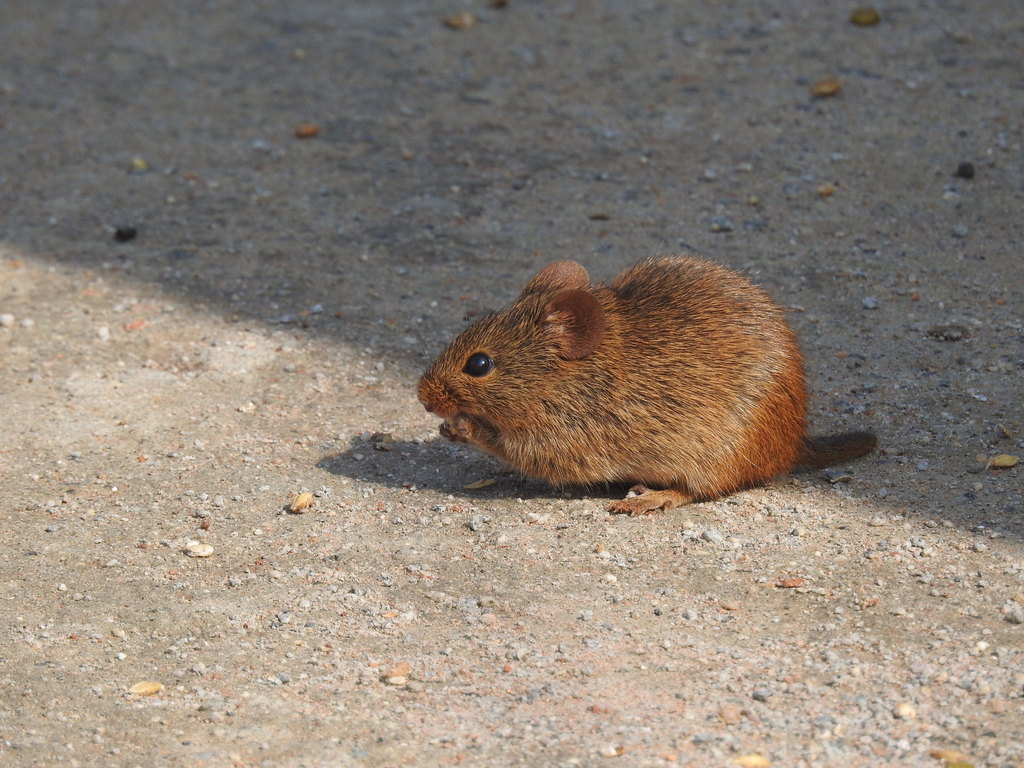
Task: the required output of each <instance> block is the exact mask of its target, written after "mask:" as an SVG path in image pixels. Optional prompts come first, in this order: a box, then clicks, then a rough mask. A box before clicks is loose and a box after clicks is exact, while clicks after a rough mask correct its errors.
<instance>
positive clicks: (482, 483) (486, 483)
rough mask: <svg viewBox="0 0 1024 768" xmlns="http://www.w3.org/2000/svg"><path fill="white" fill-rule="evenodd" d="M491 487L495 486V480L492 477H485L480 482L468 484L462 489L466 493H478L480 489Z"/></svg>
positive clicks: (475, 481)
mask: <svg viewBox="0 0 1024 768" xmlns="http://www.w3.org/2000/svg"><path fill="white" fill-rule="evenodd" d="M489 485H494V480H493V479H492V478H490V477H484V478H482V479H480V480H474V481H473V482H471V483H466V484H465V485H464V486H462V488H463V490H466V491H476V490H479V489H480V488H486V487H487V486H489Z"/></svg>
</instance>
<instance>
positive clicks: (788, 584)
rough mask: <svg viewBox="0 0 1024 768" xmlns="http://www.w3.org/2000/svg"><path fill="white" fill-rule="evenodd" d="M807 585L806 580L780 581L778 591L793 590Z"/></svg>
mask: <svg viewBox="0 0 1024 768" xmlns="http://www.w3.org/2000/svg"><path fill="white" fill-rule="evenodd" d="M806 583H807V579H801V578H792V579H781V580H780V581H779V582H778V587H779V588H780V589H795V588H796V587H802V586H803V585H804V584H806Z"/></svg>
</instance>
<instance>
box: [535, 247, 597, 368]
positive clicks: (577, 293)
mask: <svg viewBox="0 0 1024 768" xmlns="http://www.w3.org/2000/svg"><path fill="white" fill-rule="evenodd" d="M569 263H572V262H569ZM581 269H582V267H581ZM544 324H545V325H546V326H547V327H548V328H549V329H550V331H551V334H552V337H553V338H554V341H555V344H556V345H557V347H558V354H559V355H560V356H561V357H563V358H564V359H566V360H579V359H580V358H582V357H586V356H587V355H589V354H590V353H591V352H593V351H594V350H595V349H596V348H597V345H598V344H600V343H601V339H602V338H604V307H602V306H601V302H599V301H598V300H597V298H596V297H595V296H594V294H592V293H589V292H587V291H583V290H580V289H579V288H570V289H569V290H567V291H561V292H559V293H557V294H555V296H554V297H553V298H552V299H551V301H549V302H548V306H547V313H546V315H545V317H544Z"/></svg>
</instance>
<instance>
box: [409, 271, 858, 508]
mask: <svg viewBox="0 0 1024 768" xmlns="http://www.w3.org/2000/svg"><path fill="white" fill-rule="evenodd" d="M418 394H419V399H420V402H422V403H423V405H424V406H425V407H426V409H427V410H428V411H430V412H432V413H435V414H437V415H438V416H441V417H442V418H443V419H444V422H443V423H442V424H441V434H442V435H443V436H444V437H446V438H448V439H449V440H455V441H459V442H466V443H470V444H472V445H475V446H477V447H479V448H482V449H484V450H486V451H489V452H490V453H492V454H494V455H495V456H498V457H500V458H502V459H504V460H505V461H506V462H507V463H508V464H509V465H511V466H512V467H514V468H515V469H517V470H519V471H521V472H523V473H525V474H527V475H531V476H533V477H538V478H542V479H544V480H547V481H549V482H551V483H553V484H555V485H558V486H564V485H573V484H582V485H594V484H598V483H620V482H621V483H636V484H638V485H639V486H640V487H638V488H636V489H634V491H637V495H633V496H627V497H626V498H625V499H624V500H622V501H616V502H614V503H612V505H611V507H610V510H611V511H614V512H626V513H629V514H633V515H637V514H645V513H649V512H653V511H655V510H659V509H669V508H671V507H674V506H676V505H678V504H685V503H688V502H691V501H695V500H706V499H713V498H715V497H718V496H722V495H723V494H727V493H730V492H732V491H735V490H737V489H739V488H743V487H746V486H751V485H755V484H758V483H761V482H764V481H765V480H767V479H768V478H770V477H772V476H773V475H777V474H779V473H783V472H788V471H789V470H791V469H792V468H793V467H794V466H797V465H810V466H827V465H829V464H832V463H836V462H838V461H844V460H847V459H852V458H854V457H856V456H861V455H863V454H865V453H868V452H869V451H871V450H872V449H873V448H874V447H875V442H876V441H875V437H874V435H872V434H870V433H868V432H853V433H849V434H845V435H839V436H836V437H830V438H816V439H808V438H806V437H805V436H804V428H805V416H806V405H805V400H806V392H805V388H804V374H803V367H802V362H801V357H800V352H799V350H798V349H797V345H796V339H795V337H794V335H793V332H792V331H791V330H790V328H789V326H788V325H786V321H785V318H784V317H783V310H782V309H781V308H780V307H779V306H778V305H776V304H775V303H774V302H772V301H771V300H770V299H769V298H768V297H767V296H765V294H764V293H763V292H762V291H761V290H760V289H759V288H757V287H755V286H754V285H753V284H752V283H750V282H749V281H748V280H747V279H746V278H745V277H743V276H741V275H739V274H737V273H735V272H732V271H730V270H728V269H725V268H724V267H721V266H718V265H716V264H713V263H711V262H709V261H704V260H702V259H697V258H692V257H688V256H676V257H665V258H656V259H650V260H648V261H644V262H641V263H640V264H637V265H636V266H634V267H632V268H630V269H627V270H626V271H625V272H623V273H622V274H620V275H619V276H618V277H617V278H615V280H614V281H612V282H611V283H610V284H609V285H592V284H591V282H590V278H589V276H588V275H587V271H586V270H585V269H584V268H583V267H582V266H580V265H579V264H577V263H576V262H573V261H556V262H554V263H553V264H549V265H548V266H547V267H545V268H544V269H542V270H541V271H540V272H538V273H537V274H536V275H534V276H533V277H532V278H531V279H530V280H529V282H527V284H526V286H525V287H524V288H523V292H522V294H521V295H520V296H519V298H517V299H516V300H515V301H513V302H512V303H511V304H510V305H509V306H507V307H506V308H505V309H503V310H501V311H500V312H496V313H494V314H491V315H488V316H486V317H484V318H482V319H480V320H479V321H477V322H476V323H474V324H473V325H471V326H470V327H468V328H467V329H466V330H465V331H463V332H462V333H461V334H460V335H459V336H458V337H457V338H456V339H455V340H454V341H453V342H452V343H451V344H450V345H449V346H448V348H447V349H445V350H444V351H443V352H442V353H441V354H440V355H439V356H438V357H437V359H436V360H434V362H433V363H432V364H431V366H430V367H429V368H428V369H427V372H426V373H425V374H424V375H423V378H422V379H421V380H420V383H419V390H418ZM646 486H651V487H653V488H654V489H655V490H652V489H650V488H647V487H646Z"/></svg>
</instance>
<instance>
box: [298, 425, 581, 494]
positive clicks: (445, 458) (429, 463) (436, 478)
mask: <svg viewBox="0 0 1024 768" xmlns="http://www.w3.org/2000/svg"><path fill="white" fill-rule="evenodd" d="M316 466H317V467H319V468H320V469H323V470H326V471H328V472H330V473H331V474H334V475H339V476H343V477H350V478H353V479H355V480H361V481H363V482H368V483H376V484H379V485H383V486H386V487H388V488H393V489H401V488H405V489H413V488H416V489H421V490H430V491H434V492H436V493H443V494H453V495H456V496H458V497H460V498H464V499H467V500H469V501H470V502H471V503H475V502H483V501H487V500H495V499H516V498H522V499H538V500H540V499H552V498H564V497H565V496H566V493H563V492H562V491H559V490H558V489H555V488H552V487H551V486H550V485H548V484H547V483H544V482H541V481H539V480H531V479H530V478H527V477H524V476H523V475H521V474H519V473H518V472H515V471H513V470H510V469H508V468H506V467H504V466H502V464H501V463H500V462H498V461H497V460H495V459H493V458H491V457H490V456H488V455H487V454H484V453H481V452H480V451H477V450H475V449H472V448H469V447H467V446H463V445H458V444H455V443H450V442H448V441H446V440H441V439H435V440H426V441H423V442H414V441H412V440H395V439H393V438H392V437H391V436H390V435H388V434H386V433H379V432H378V433H374V434H372V435H370V434H363V435H361V436H357V437H354V438H352V439H351V440H350V441H349V443H348V445H347V446H346V447H345V448H344V449H342V450H339V451H335V452H333V453H329V454H327V455H325V456H323V457H322V458H321V459H320V460H319V461H318V462H317V463H316ZM488 481H490V482H488ZM467 486H469V487H467ZM474 486H475V487H474ZM566 491H567V492H568V494H569V495H570V496H571V497H572V498H578V497H579V496H580V495H582V494H583V493H585V490H584V489H576V488H571V489H566Z"/></svg>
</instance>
